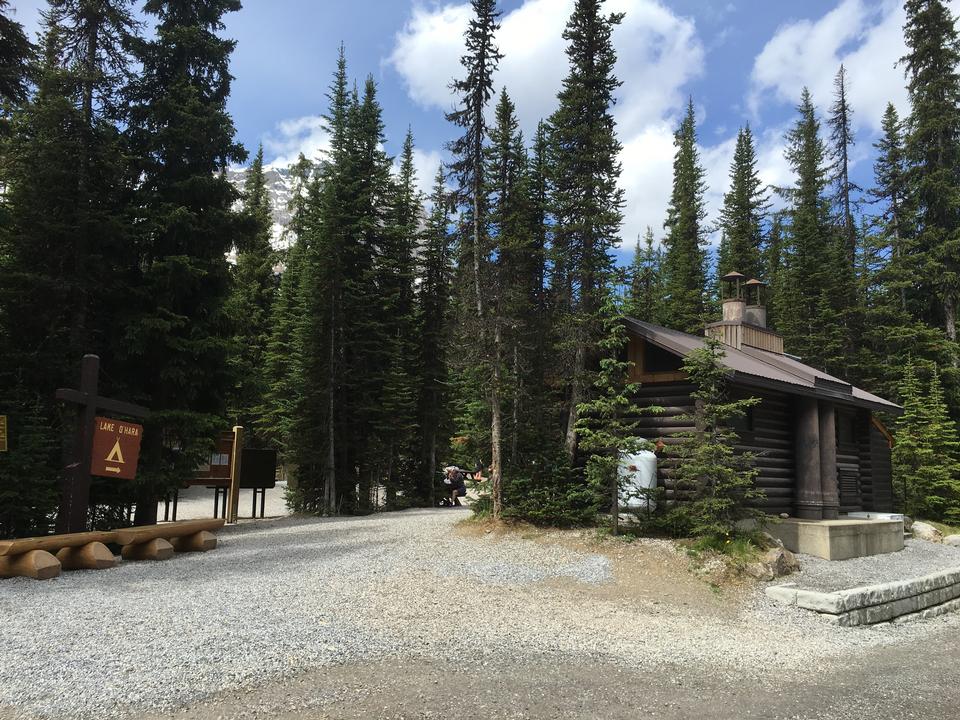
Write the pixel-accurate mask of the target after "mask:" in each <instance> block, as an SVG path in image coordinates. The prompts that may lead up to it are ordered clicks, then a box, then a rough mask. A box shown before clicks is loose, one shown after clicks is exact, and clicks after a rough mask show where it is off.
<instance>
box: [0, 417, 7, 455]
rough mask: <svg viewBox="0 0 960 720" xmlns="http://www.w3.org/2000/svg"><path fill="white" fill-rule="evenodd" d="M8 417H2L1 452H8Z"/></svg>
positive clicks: (0, 426)
mask: <svg viewBox="0 0 960 720" xmlns="http://www.w3.org/2000/svg"><path fill="white" fill-rule="evenodd" d="M7 449H8V445H7V416H6V415H0V452H7Z"/></svg>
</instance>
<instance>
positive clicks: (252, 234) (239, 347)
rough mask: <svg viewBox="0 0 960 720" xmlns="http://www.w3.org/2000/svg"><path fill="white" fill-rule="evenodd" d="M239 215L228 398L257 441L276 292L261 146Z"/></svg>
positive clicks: (239, 421) (232, 415)
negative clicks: (231, 381)
mask: <svg viewBox="0 0 960 720" xmlns="http://www.w3.org/2000/svg"><path fill="white" fill-rule="evenodd" d="M241 215H242V220H243V222H244V226H245V227H244V228H243V230H244V231H245V232H244V233H243V235H241V236H240V238H239V239H238V240H237V243H236V246H235V250H236V266H235V267H234V269H233V283H232V292H231V294H230V298H229V299H228V301H227V312H228V314H229V316H230V317H231V319H232V320H233V323H234V326H235V331H234V336H233V348H232V351H231V353H230V365H231V369H232V370H233V372H234V386H233V388H232V391H231V392H230V395H229V399H228V411H229V415H230V418H231V422H232V423H233V424H235V425H241V426H243V427H246V428H249V429H250V432H251V434H252V437H253V438H254V439H255V440H256V441H259V442H262V441H264V440H265V439H266V438H263V437H261V436H260V428H261V427H262V422H261V417H260V414H261V412H262V411H263V406H264V400H265V397H266V394H267V384H268V379H267V376H266V375H265V374H264V372H263V367H264V362H265V355H266V352H267V344H268V342H269V339H270V322H271V309H272V307H273V302H274V298H275V296H276V292H277V282H276V278H275V276H274V272H273V269H274V266H275V265H276V262H277V254H276V252H274V249H273V244H272V240H273V214H272V212H271V210H270V196H269V194H268V193H267V185H266V180H265V178H264V169H263V146H262V145H261V146H260V147H259V148H258V149H257V154H256V155H255V156H254V159H253V164H252V165H251V166H250V169H249V170H248V171H247V176H246V178H245V179H244V187H243V198H242V210H241Z"/></svg>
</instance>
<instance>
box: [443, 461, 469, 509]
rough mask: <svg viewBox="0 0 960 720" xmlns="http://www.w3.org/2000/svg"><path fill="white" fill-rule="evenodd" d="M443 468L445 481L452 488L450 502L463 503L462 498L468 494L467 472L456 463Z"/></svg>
mask: <svg viewBox="0 0 960 720" xmlns="http://www.w3.org/2000/svg"><path fill="white" fill-rule="evenodd" d="M443 470H444V478H443V483H444V485H446V486H447V487H448V488H450V504H451V505H462V504H463V503H461V502H460V498H462V497H463V496H465V495H466V494H467V483H466V482H465V481H464V476H465V473H464V472H463V470H461V469H460V468H458V467H457V466H456V465H450V466H449V467H446V468H444V469H443Z"/></svg>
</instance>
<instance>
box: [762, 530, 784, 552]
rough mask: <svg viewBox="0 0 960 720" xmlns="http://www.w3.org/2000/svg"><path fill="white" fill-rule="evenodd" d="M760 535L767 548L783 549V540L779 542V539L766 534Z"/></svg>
mask: <svg viewBox="0 0 960 720" xmlns="http://www.w3.org/2000/svg"><path fill="white" fill-rule="evenodd" d="M760 535H761V537H762V538H763V539H764V541H765V542H766V543H767V547H773V548H778V547H781V548H782V547H783V540H781V539H780V538H778V537H774V536H773V535H771V534H770V533H768V532H765V533H760Z"/></svg>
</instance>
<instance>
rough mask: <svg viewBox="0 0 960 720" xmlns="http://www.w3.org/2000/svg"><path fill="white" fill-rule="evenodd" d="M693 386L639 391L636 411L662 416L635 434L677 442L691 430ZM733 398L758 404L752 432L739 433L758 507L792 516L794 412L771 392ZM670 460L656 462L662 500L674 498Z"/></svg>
mask: <svg viewBox="0 0 960 720" xmlns="http://www.w3.org/2000/svg"><path fill="white" fill-rule="evenodd" d="M693 391H694V387H693V386H692V385H690V384H689V383H687V382H671V383H651V384H645V385H643V386H641V388H640V391H639V393H638V397H637V402H638V404H640V405H641V406H644V407H650V406H657V407H660V408H662V409H663V412H662V413H659V414H655V415H654V414H651V415H645V416H643V417H642V418H640V420H639V426H638V433H639V434H640V435H641V436H642V437H644V438H646V439H647V440H650V441H651V442H656V441H657V440H663V442H664V444H665V445H667V446H671V445H676V444H677V443H680V442H682V441H683V440H682V438H679V437H677V434H678V433H682V432H691V431H693V430H694V427H693V421H692V420H691V419H690V416H692V415H693V412H694V401H693V398H692V397H691V396H690V395H691V393H692V392H693ZM735 395H736V396H737V397H759V398H760V399H761V403H760V404H759V405H757V406H755V407H754V408H753V411H752V413H751V414H752V418H751V429H748V430H741V431H739V435H740V443H739V444H738V445H737V446H736V449H737V451H739V452H752V453H753V454H754V456H755V466H756V468H757V470H758V471H759V474H758V475H757V487H759V488H760V489H761V490H763V491H764V494H765V495H766V497H765V498H764V499H763V500H762V501H760V503H759V505H760V507H762V508H763V510H764V512H767V513H771V514H778V513H782V512H785V513H791V514H792V513H793V501H794V486H795V470H794V451H793V443H794V441H793V429H792V427H793V407H792V403H791V401H790V398H789V397H788V396H787V395H782V394H779V393H772V392H766V391H764V392H757V391H750V392H746V391H737V392H736V393H735ZM674 467H675V461H674V460H672V459H671V458H670V457H669V456H661V457H660V459H659V460H658V462H657V479H658V483H659V484H660V486H661V487H663V488H665V490H666V496H667V499H673V498H674V496H675V495H674V484H673V480H672V478H673V474H674V472H673V471H674Z"/></svg>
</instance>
